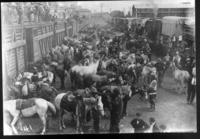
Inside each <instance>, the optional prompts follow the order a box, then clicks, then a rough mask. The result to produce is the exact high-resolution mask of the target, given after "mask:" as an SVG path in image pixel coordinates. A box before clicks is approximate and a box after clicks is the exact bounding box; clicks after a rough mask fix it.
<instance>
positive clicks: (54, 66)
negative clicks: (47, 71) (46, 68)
mask: <svg viewBox="0 0 200 139" xmlns="http://www.w3.org/2000/svg"><path fill="white" fill-rule="evenodd" d="M44 62H45V64H47V65H50V68H51V71H52V72H53V73H54V79H53V82H54V83H55V80H56V75H57V76H58V77H59V78H60V81H61V87H60V88H61V89H64V88H65V85H64V83H65V77H66V73H67V72H66V71H69V69H70V68H71V63H72V62H71V60H70V59H69V58H67V57H65V58H64V60H63V62H61V63H57V62H52V61H51V59H50V57H47V58H44Z"/></svg>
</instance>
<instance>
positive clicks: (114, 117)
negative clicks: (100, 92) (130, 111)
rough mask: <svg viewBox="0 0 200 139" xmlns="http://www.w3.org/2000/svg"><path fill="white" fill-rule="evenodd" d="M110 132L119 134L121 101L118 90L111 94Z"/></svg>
mask: <svg viewBox="0 0 200 139" xmlns="http://www.w3.org/2000/svg"><path fill="white" fill-rule="evenodd" d="M111 108H112V109H111V112H110V132H111V133H119V132H120V129H119V123H120V119H121V116H122V109H123V101H122V98H121V93H120V90H119V89H117V88H115V89H114V90H113V93H112V94H111Z"/></svg>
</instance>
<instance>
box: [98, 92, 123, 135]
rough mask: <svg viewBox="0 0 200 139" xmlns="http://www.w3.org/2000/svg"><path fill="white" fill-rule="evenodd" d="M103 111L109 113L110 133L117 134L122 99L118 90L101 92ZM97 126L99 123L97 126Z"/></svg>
mask: <svg viewBox="0 0 200 139" xmlns="http://www.w3.org/2000/svg"><path fill="white" fill-rule="evenodd" d="M101 95H102V102H103V105H104V109H108V111H109V112H110V129H109V130H110V132H112V133H119V122H120V120H121V117H122V111H123V98H122V95H121V93H120V91H119V90H118V89H116V88H115V89H114V90H113V91H111V90H104V91H103V92H102V94H101ZM97 125H99V123H98V124H97Z"/></svg>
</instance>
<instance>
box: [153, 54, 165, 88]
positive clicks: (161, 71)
mask: <svg viewBox="0 0 200 139" xmlns="http://www.w3.org/2000/svg"><path fill="white" fill-rule="evenodd" d="M155 67H156V69H157V71H158V86H159V87H161V84H162V80H163V77H164V71H165V64H164V63H163V62H162V60H161V58H159V59H158V62H157V63H156V64H155Z"/></svg>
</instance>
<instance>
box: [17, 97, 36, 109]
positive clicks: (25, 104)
mask: <svg viewBox="0 0 200 139" xmlns="http://www.w3.org/2000/svg"><path fill="white" fill-rule="evenodd" d="M34 105H35V100H34V98H30V99H27V100H25V99H18V100H16V109H17V110H23V109H26V108H30V107H32V106H34Z"/></svg>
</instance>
